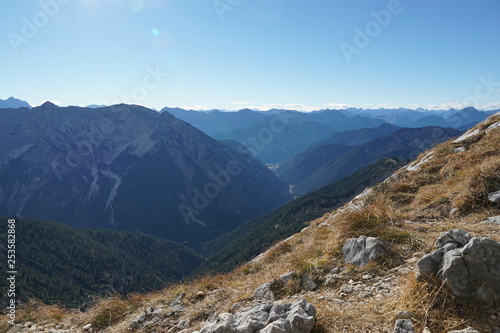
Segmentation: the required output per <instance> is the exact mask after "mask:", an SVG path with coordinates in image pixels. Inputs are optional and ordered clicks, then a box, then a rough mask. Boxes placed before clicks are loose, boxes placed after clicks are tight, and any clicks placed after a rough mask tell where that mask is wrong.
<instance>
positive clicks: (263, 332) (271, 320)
mask: <svg viewBox="0 0 500 333" xmlns="http://www.w3.org/2000/svg"><path fill="white" fill-rule="evenodd" d="M315 315H316V309H315V308H314V306H313V305H312V304H310V303H307V302H306V301H305V299H299V300H297V301H295V302H293V303H292V304H290V303H288V304H281V303H280V302H274V303H273V302H270V301H256V302H254V303H253V304H251V305H250V306H248V307H246V308H244V309H243V310H241V311H239V312H238V313H236V314H235V315H232V314H229V313H223V314H221V315H219V316H218V318H217V320H216V321H214V322H209V323H207V324H206V325H205V327H203V329H202V330H201V331H200V332H199V333H230V332H231V333H234V332H237V333H254V332H258V333H309V332H311V330H312V328H313V327H314V324H315V319H314V316H315Z"/></svg>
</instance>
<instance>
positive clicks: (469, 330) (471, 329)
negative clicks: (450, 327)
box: [448, 327, 479, 333]
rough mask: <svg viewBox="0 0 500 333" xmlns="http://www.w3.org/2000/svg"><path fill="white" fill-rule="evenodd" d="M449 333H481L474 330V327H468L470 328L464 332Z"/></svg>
mask: <svg viewBox="0 0 500 333" xmlns="http://www.w3.org/2000/svg"><path fill="white" fill-rule="evenodd" d="M448 333H479V331H477V330H476V329H474V328H472V327H468V328H466V329H463V330H454V331H448Z"/></svg>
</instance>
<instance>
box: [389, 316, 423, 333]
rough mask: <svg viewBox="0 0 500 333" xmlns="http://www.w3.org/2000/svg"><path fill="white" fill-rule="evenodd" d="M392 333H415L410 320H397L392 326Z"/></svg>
mask: <svg viewBox="0 0 500 333" xmlns="http://www.w3.org/2000/svg"><path fill="white" fill-rule="evenodd" d="M392 332H393V333H416V332H417V331H415V327H413V324H412V322H411V320H410V319H398V320H396V324H395V325H394V331H392Z"/></svg>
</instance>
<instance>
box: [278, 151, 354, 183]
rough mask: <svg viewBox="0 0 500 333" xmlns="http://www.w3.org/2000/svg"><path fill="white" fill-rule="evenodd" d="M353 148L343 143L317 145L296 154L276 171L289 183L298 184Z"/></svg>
mask: <svg viewBox="0 0 500 333" xmlns="http://www.w3.org/2000/svg"><path fill="white" fill-rule="evenodd" d="M351 148H352V147H351V146H346V145H343V144H325V145H321V146H317V147H314V148H311V149H308V150H306V151H305V152H303V153H301V154H299V155H297V156H295V157H294V158H293V159H292V160H291V161H289V162H287V163H285V164H284V165H282V166H280V167H279V168H278V169H276V171H275V173H276V175H277V176H278V177H279V178H280V179H281V180H283V181H284V182H286V183H287V184H298V183H300V182H301V181H303V180H304V179H306V178H307V177H309V176H310V175H311V174H312V173H314V172H315V171H316V170H318V169H319V168H321V167H322V166H323V165H325V164H327V163H328V162H330V161H331V160H333V159H336V158H337V157H339V156H340V155H341V154H343V153H345V152H346V151H348V150H350V149H351Z"/></svg>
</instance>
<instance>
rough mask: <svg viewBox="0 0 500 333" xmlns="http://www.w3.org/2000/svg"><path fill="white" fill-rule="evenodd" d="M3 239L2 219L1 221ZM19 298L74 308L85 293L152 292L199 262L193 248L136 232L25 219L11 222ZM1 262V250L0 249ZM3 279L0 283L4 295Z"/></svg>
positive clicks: (84, 298) (85, 300)
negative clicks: (13, 229)
mask: <svg viewBox="0 0 500 333" xmlns="http://www.w3.org/2000/svg"><path fill="white" fill-rule="evenodd" d="M0 226H1V229H0V237H1V239H7V236H6V232H7V219H6V218H5V217H0ZM16 241H17V242H16V249H17V254H16V259H17V260H16V266H17V271H18V273H19V274H18V276H17V284H16V287H17V288H18V295H20V298H19V299H23V300H26V299H28V298H37V299H40V300H42V301H43V302H45V303H53V302H56V303H60V304H63V305H66V306H69V307H78V306H82V305H85V304H88V303H89V302H91V301H92V299H91V298H89V295H106V294H109V293H115V292H118V293H121V294H128V293H131V292H144V291H152V290H157V289H159V288H162V287H164V286H165V284H166V283H169V282H170V283H171V282H173V281H178V280H180V279H181V278H182V277H183V276H185V275H186V274H188V273H190V272H191V270H192V269H193V268H195V267H196V266H197V265H198V264H199V263H200V261H201V259H200V257H199V256H198V255H197V254H196V253H195V252H194V251H192V250H190V249H188V248H186V247H184V246H182V245H180V244H176V243H174V242H170V241H166V240H160V239H157V238H154V237H151V236H148V235H146V234H143V233H139V232H127V231H111V230H84V229H75V228H72V227H69V226H66V225H63V224H59V223H53V222H45V221H38V220H29V219H17V222H16ZM1 253H2V257H3V258H6V248H5V247H4V246H2V247H1ZM6 286H7V285H6V280H5V279H1V280H0V288H1V290H2V295H3V296H6V294H7V293H6V292H5V291H6V290H5V288H6Z"/></svg>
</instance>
